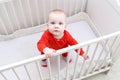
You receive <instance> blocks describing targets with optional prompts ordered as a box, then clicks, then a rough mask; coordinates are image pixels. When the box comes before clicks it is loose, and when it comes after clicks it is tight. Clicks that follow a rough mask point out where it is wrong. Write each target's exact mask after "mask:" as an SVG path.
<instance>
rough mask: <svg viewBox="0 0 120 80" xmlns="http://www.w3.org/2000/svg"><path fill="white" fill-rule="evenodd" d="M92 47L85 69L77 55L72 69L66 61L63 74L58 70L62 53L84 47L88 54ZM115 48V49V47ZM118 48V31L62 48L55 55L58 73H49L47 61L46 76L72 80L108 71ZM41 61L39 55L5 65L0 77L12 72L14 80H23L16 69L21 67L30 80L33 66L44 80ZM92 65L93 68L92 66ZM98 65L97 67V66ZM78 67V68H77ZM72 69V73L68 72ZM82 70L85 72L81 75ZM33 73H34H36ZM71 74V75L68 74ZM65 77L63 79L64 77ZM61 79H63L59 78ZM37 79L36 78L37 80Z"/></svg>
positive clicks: (52, 79) (119, 42) (49, 65)
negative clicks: (31, 65)
mask: <svg viewBox="0 0 120 80" xmlns="http://www.w3.org/2000/svg"><path fill="white" fill-rule="evenodd" d="M101 42H103V43H104V44H103V48H102V50H101V51H100V54H99V56H98V58H97V60H96V62H93V59H94V57H95V55H96V52H97V49H98V48H99V47H98V46H99V45H100V44H101ZM92 45H96V46H95V48H94V51H93V54H92V56H91V57H90V58H91V59H90V61H89V63H87V64H88V65H87V68H86V64H85V63H86V61H85V60H83V62H82V63H80V65H81V66H80V65H79V61H78V59H79V55H78V54H77V57H76V61H75V64H74V65H73V67H72V68H70V67H71V65H70V64H69V61H68V60H67V65H66V67H65V73H62V70H61V69H60V67H61V64H60V54H62V53H64V52H70V51H71V50H75V49H80V48H81V47H85V46H86V50H85V52H86V54H89V50H90V49H91V48H90V47H91V46H92ZM106 46H109V48H107V49H106V50H105V53H106V55H105V57H104V58H103V61H102V62H101V64H100V65H99V62H100V57H101V55H102V54H103V51H104V49H105V48H106ZM116 46H117V47H116ZM119 48H120V31H118V32H115V33H112V34H109V35H106V36H102V37H99V38H96V39H93V40H90V41H87V42H83V43H80V44H77V45H74V46H70V47H67V48H63V49H60V50H57V52H56V53H55V56H58V66H56V67H58V73H56V74H57V75H56V76H53V75H52V71H51V64H50V60H49V59H47V62H48V72H49V73H48V74H49V78H48V79H49V80H64V79H65V80H70V79H72V80H74V79H83V78H86V77H89V76H92V75H95V74H98V73H101V72H105V71H108V70H110V67H111V61H112V59H113V58H114V57H115V56H116V55H118V54H117V53H116V52H117V51H118V49H119ZM112 53H114V55H112ZM41 59H45V55H40V56H36V57H33V58H30V59H26V60H23V61H20V62H17V63H13V64H11V65H7V66H3V67H0V75H1V76H2V78H3V79H5V80H8V79H9V77H8V74H7V73H6V72H7V71H10V70H11V71H12V72H11V73H13V74H14V76H15V77H14V79H15V80H23V79H22V78H21V76H24V75H19V72H18V71H17V69H18V68H19V67H23V68H24V72H25V73H26V76H27V79H25V80H32V77H31V76H32V75H31V74H30V70H29V68H28V65H30V64H31V63H32V64H35V68H34V70H35V69H36V72H37V73H38V74H39V80H44V79H45V77H43V74H42V69H41V65H40V61H41ZM93 63H94V66H93ZM98 65H99V66H98ZM77 67H79V68H77ZM71 69H72V72H71V71H70V70H71ZM83 70H84V71H85V72H84V74H83ZM36 72H35V73H36ZM61 73H62V74H63V76H61ZM70 73H71V74H70ZM64 76H65V77H64ZM61 77H63V78H61ZM37 79H38V78H37ZM46 80H47V79H46Z"/></svg>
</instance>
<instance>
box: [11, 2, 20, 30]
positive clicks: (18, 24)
mask: <svg viewBox="0 0 120 80" xmlns="http://www.w3.org/2000/svg"><path fill="white" fill-rule="evenodd" d="M10 3H11V6H12V10H13V14H14V16H15V21H16V24H17V27H18V29H20V23H19V21H18V17H17V15H16V12H15V8H14V5H13V2H12V1H11V2H10Z"/></svg>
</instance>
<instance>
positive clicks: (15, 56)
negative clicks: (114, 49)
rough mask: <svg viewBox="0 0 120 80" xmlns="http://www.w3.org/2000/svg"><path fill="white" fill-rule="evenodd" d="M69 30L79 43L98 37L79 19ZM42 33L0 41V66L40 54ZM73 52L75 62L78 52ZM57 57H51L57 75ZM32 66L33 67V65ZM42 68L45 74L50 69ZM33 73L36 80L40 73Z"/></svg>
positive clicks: (54, 72)
mask: <svg viewBox="0 0 120 80" xmlns="http://www.w3.org/2000/svg"><path fill="white" fill-rule="evenodd" d="M67 30H68V31H69V32H70V33H71V35H72V36H73V37H74V38H75V39H76V40H77V41H78V42H79V43H81V42H84V41H88V40H91V39H94V38H96V36H95V34H94V33H93V31H92V30H91V28H90V26H89V25H88V23H87V22H85V21H79V22H75V23H72V24H69V25H68V26H67ZM42 33H43V32H40V33H36V34H32V35H28V36H23V37H20V38H16V39H11V40H7V41H1V42H0V66H3V65H8V64H11V63H14V62H17V61H21V60H24V59H27V58H31V57H34V56H37V55H39V51H38V50H37V47H36V44H37V41H38V40H39V39H40V37H41V35H42ZM93 48H94V47H93ZM99 50H101V48H99ZM99 50H98V52H99ZM71 53H72V54H71V56H72V59H73V63H74V60H75V56H76V54H74V52H71ZM91 53H92V54H93V51H91ZM92 54H88V55H89V56H90V57H91V56H92ZM96 58H97V57H96ZM55 59H56V57H54V58H52V59H51V67H52V72H53V73H52V74H53V75H55V74H56V72H57V71H56V70H57V68H56V67H55V66H57V63H56V62H55V61H56V60H55ZM80 60H83V58H81V57H80ZM33 66H34V65H33ZM65 66H66V62H65V61H63V60H62V59H61V68H64V67H65ZM30 68H32V69H33V67H32V66H31V67H30ZM42 70H43V72H44V74H47V72H48V70H47V69H46V68H42ZM31 73H32V75H33V76H34V80H36V79H37V77H36V76H38V75H37V74H35V73H34V74H33V72H31ZM22 74H23V73H22ZM43 76H48V75H43ZM9 79H10V78H9ZM13 79H14V78H11V79H10V80H13ZM0 80H1V79H0ZM26 80H27V79H26Z"/></svg>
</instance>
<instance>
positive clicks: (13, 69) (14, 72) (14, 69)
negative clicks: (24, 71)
mask: <svg viewBox="0 0 120 80" xmlns="http://www.w3.org/2000/svg"><path fill="white" fill-rule="evenodd" d="M12 71H13V72H14V73H15V75H16V77H17V79H18V80H20V78H19V76H18V75H17V72H16V71H15V69H14V68H12Z"/></svg>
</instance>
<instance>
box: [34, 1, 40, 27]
mask: <svg viewBox="0 0 120 80" xmlns="http://www.w3.org/2000/svg"><path fill="white" fill-rule="evenodd" d="M35 8H36V15H37V21H38V25H40V15H39V9H38V0H35Z"/></svg>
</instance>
